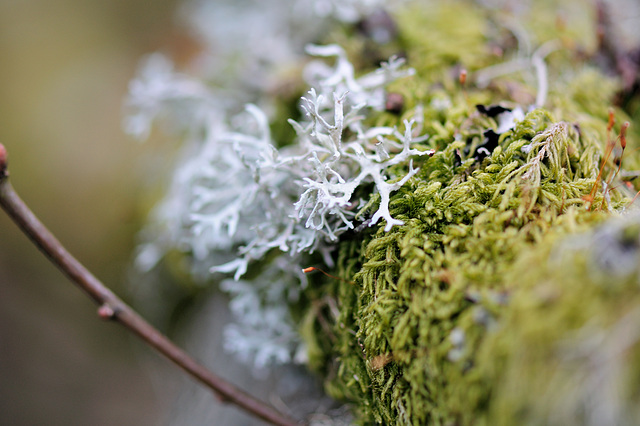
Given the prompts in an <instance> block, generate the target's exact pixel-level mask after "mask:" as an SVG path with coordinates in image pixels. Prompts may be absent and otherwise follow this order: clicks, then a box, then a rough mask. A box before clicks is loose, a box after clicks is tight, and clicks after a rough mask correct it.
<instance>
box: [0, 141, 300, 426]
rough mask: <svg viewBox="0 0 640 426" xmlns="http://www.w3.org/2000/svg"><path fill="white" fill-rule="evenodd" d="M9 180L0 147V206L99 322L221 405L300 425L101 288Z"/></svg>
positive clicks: (98, 281)
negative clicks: (164, 361)
mask: <svg viewBox="0 0 640 426" xmlns="http://www.w3.org/2000/svg"><path fill="white" fill-rule="evenodd" d="M8 177H9V172H8V169H7V151H6V149H5V147H4V146H3V145H2V144H0V206H2V208H3V209H4V211H5V212H6V213H7V214H8V215H9V216H10V217H11V219H13V221H14V222H15V223H16V224H17V225H18V227H19V228H20V229H21V230H22V231H23V232H24V233H25V234H26V235H27V236H28V237H29V238H30V239H31V241H32V242H33V243H34V244H35V245H36V246H37V247H38V248H39V249H40V250H41V251H42V252H43V253H44V255H45V256H47V257H48V258H49V260H51V261H52V262H53V263H54V264H55V265H56V266H57V267H58V268H59V269H60V270H61V271H62V272H63V273H64V274H65V275H66V276H67V277H68V278H69V279H70V280H71V281H73V282H74V283H75V284H76V285H77V286H78V287H79V288H80V289H82V290H83V291H84V292H85V293H87V295H88V296H89V297H91V298H92V299H93V300H94V301H95V302H96V303H97V304H98V305H99V308H98V315H99V316H100V317H101V318H102V319H105V320H107V319H109V320H114V321H117V322H119V323H120V324H122V325H123V326H124V327H125V328H127V329H128V330H129V331H131V332H132V333H133V334H135V335H136V336H138V337H139V338H140V339H142V340H143V341H144V342H145V343H146V344H147V345H149V346H151V347H152V348H154V349H155V350H156V351H158V352H159V353H161V354H162V355H164V356H165V357H166V358H168V359H169V360H171V361H172V362H173V363H174V364H176V365H177V366H178V367H180V368H181V369H182V370H184V371H185V372H186V373H188V374H189V375H191V376H192V377H193V378H195V379H196V380H198V381H199V382H200V383H202V384H203V385H204V386H206V387H207V388H209V389H210V390H211V391H213V393H214V394H215V395H216V396H217V397H218V398H219V399H220V400H221V401H223V402H228V403H231V404H234V405H236V406H238V407H240V408H241V409H243V410H244V411H246V412H248V413H250V414H252V415H254V416H256V417H259V418H261V419H263V420H265V421H267V422H270V423H272V424H275V425H296V424H298V423H297V422H296V421H295V420H293V419H291V418H288V417H287V416H285V415H283V414H281V413H279V412H278V411H276V410H275V409H274V408H272V407H270V406H269V405H267V404H266V403H264V402H262V401H260V400H258V399H256V398H254V397H252V396H250V395H249V394H247V393H245V392H244V391H243V390H241V389H239V388H238V387H236V386H235V385H233V384H231V383H230V382H227V381H226V380H224V379H222V378H221V377H219V376H217V375H215V374H213V373H212V372H211V371H209V370H208V369H207V368H206V367H204V366H202V365H201V364H199V363H198V362H197V361H196V360H194V359H193V358H192V357H191V356H190V355H189V354H187V353H186V352H185V351H184V350H182V349H181V348H179V347H178V346H176V345H175V344H174V343H173V342H172V341H171V340H169V338H167V337H166V336H164V335H163V334H162V333H160V332H159V331H158V330H157V329H155V328H154V327H153V326H152V325H151V324H149V323H148V322H147V321H146V320H145V319H144V318H142V317H141V316H140V315H139V314H138V313H137V312H136V311H135V310H133V309H132V308H131V307H130V306H128V305H127V304H126V303H124V302H123V301H122V300H121V299H120V298H119V297H118V296H116V295H115V294H114V293H113V292H112V291H111V290H109V289H108V288H107V287H105V285H104V284H102V282H100V280H98V279H97V278H96V277H95V276H94V275H93V274H92V273H91V272H89V270H87V268H85V267H84V266H83V265H82V264H81V263H80V262H79V261H78V260H77V259H76V258H74V257H73V256H72V255H71V254H70V253H69V252H68V251H67V250H66V249H65V248H64V247H63V246H62V244H61V243H60V242H59V241H58V240H57V239H56V238H55V237H54V236H53V234H52V233H51V232H50V231H49V230H48V229H47V228H46V227H45V226H44V225H43V224H42V223H41V222H40V221H39V220H38V218H37V217H36V216H35V214H34V213H33V212H32V211H31V210H30V209H29V207H27V205H26V204H25V203H24V202H23V201H22V200H21V199H20V197H19V196H18V194H17V193H16V192H15V190H14V189H13V187H12V185H11V184H10V183H9V179H8Z"/></svg>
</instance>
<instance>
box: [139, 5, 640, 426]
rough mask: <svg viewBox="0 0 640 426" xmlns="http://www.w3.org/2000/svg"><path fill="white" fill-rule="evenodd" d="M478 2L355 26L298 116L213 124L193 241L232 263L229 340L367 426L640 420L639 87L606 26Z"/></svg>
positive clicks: (331, 41) (330, 38)
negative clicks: (281, 367) (605, 39)
mask: <svg viewBox="0 0 640 426" xmlns="http://www.w3.org/2000/svg"><path fill="white" fill-rule="evenodd" d="M478 3H480V2H477V3H476V2H465V1H454V2H429V7H423V6H422V5H420V4H413V3H411V2H407V3H403V4H401V5H396V7H394V8H393V9H392V12H391V14H387V15H385V16H386V17H387V18H388V19H389V20H380V22H384V23H385V24H384V25H383V26H384V28H386V29H387V30H389V28H392V29H393V31H391V30H389V34H392V37H391V38H390V39H389V40H386V39H385V40H386V41H385V43H384V44H380V43H378V42H376V41H375V40H374V39H373V38H372V37H371V35H370V34H369V33H367V31H364V30H363V29H362V28H365V29H366V28H370V27H368V26H366V25H364V24H363V23H362V22H366V21H364V20H362V21H361V24H360V25H359V26H357V28H359V30H358V31H356V30H355V29H354V27H353V26H352V25H347V24H341V25H337V26H336V29H335V30H334V31H332V32H330V33H329V35H325V36H324V37H325V39H324V40H321V41H323V43H322V45H320V44H318V45H311V46H309V47H308V48H307V52H308V53H309V54H310V55H313V56H315V57H319V58H320V60H319V61H318V60H317V59H316V60H314V61H312V62H310V63H308V64H307V65H306V71H305V73H304V75H305V81H306V82H307V83H308V84H309V86H310V87H311V89H310V90H309V91H308V92H306V94H304V95H303V98H302V103H301V111H300V114H301V116H294V117H292V118H290V117H280V116H277V115H276V116H272V117H269V116H267V114H266V113H264V112H263V110H262V109H260V108H258V107H257V106H255V105H251V106H249V107H248V108H247V112H246V113H244V114H240V115H238V116H236V117H235V118H232V119H230V120H229V121H228V122H226V123H223V124H221V123H218V122H216V123H214V124H212V123H209V122H206V123H204V124H203V123H199V124H197V125H198V126H200V131H199V132H196V134H198V135H200V136H199V137H200V138H201V139H204V140H203V141H200V142H199V143H196V146H199V147H200V149H202V151H204V152H205V155H204V156H201V157H199V158H198V159H197V160H189V161H195V162H197V164H198V165H199V167H200V168H199V169H193V165H194V164H193V163H189V167H191V168H189V170H190V171H189V172H185V173H186V174H187V175H188V177H186V178H184V176H183V179H182V181H181V182H182V184H184V185H183V186H182V187H180V188H182V189H181V191H182V192H180V196H179V197H178V199H179V200H181V202H183V203H185V204H186V205H187V207H184V209H185V212H186V213H185V214H184V215H183V216H182V219H180V224H181V226H182V227H184V228H187V229H189V230H190V232H187V233H185V234H180V235H181V236H180V238H179V241H178V242H179V245H181V247H182V248H183V249H185V248H186V249H185V250H186V252H187V253H188V255H189V257H190V258H191V259H192V264H193V267H194V270H200V271H202V270H203V269H202V265H205V266H206V267H205V270H206V269H209V268H211V267H213V268H212V271H214V272H216V273H219V272H224V273H235V280H233V279H225V280H223V281H222V284H221V286H222V288H223V289H225V290H226V291H228V292H229V293H230V294H231V295H232V296H233V301H232V308H233V309H234V310H235V312H236V313H237V314H239V320H238V321H239V325H238V328H236V329H234V330H235V331H234V334H233V336H234V339H236V340H235V342H236V343H235V346H234V345H231V346H232V349H235V350H237V351H239V352H241V353H244V354H245V355H247V354H248V355H251V356H254V357H255V358H256V359H258V360H260V361H259V364H262V365H266V364H268V363H269V362H273V361H281V362H286V361H289V360H291V359H294V358H295V359H298V360H302V361H304V362H306V363H307V364H308V365H309V366H310V367H311V368H312V369H314V370H315V371H317V372H318V373H319V374H321V376H322V377H323V379H324V382H325V387H326V390H327V392H328V393H329V394H330V395H332V396H333V397H335V398H337V399H341V400H345V401H349V402H350V403H352V405H353V408H354V410H355V411H356V413H357V418H358V419H359V421H360V422H361V423H363V424H369V423H379V424H487V425H489V424H491V425H493V424H505V425H510V424H563V425H565V424H631V423H634V421H636V422H637V421H638V419H640V411H639V410H640V409H639V408H638V407H640V404H638V402H640V401H638V399H639V395H640V363H639V362H638V361H640V344H639V340H640V313H639V312H640V287H639V285H640V267H638V266H637V265H639V264H640V262H639V261H640V214H638V213H635V212H634V208H633V204H632V203H631V201H632V200H633V199H634V197H635V196H636V193H637V191H638V187H637V183H636V182H635V181H634V179H635V177H637V176H638V172H637V170H639V168H640V155H638V152H637V143H638V133H637V132H638V130H637V129H638V128H640V126H639V125H638V124H640V123H637V114H638V112H637V108H635V107H634V106H633V105H636V104H634V102H633V101H632V100H633V99H634V98H633V96H637V94H633V93H627V97H628V99H627V101H626V103H625V104H624V105H620V104H616V103H615V100H616V99H619V98H620V96H619V93H620V90H621V86H620V82H619V81H618V80H617V79H616V78H615V77H611V76H608V75H605V72H604V71H603V70H602V69H601V68H598V66H597V62H596V61H595V60H594V58H596V56H597V54H598V46H597V45H596V34H597V31H596V23H595V22H592V18H591V16H590V15H589V14H588V13H578V14H572V15H570V16H571V19H570V20H569V21H563V22H562V24H560V23H559V21H558V20H557V19H550V16H552V17H553V16H554V13H555V12H556V8H557V7H558V6H557V5H554V4H553V2H540V3H539V4H538V3H536V6H535V8H533V7H532V8H531V10H530V13H528V14H527V15H526V19H524V17H523V16H520V17H519V19H518V20H516V19H515V18H514V17H512V16H507V15H505V14H499V13H497V12H496V11H495V10H494V9H490V8H487V7H486V6H481V5H479V4H478ZM578 3H579V2H567V5H565V7H566V8H568V9H567V10H572V11H573V10H574V8H575V7H577V5H578ZM363 19H364V18H363ZM389 22H392V23H394V25H393V26H390V24H389ZM380 25H382V24H380ZM316 41H317V40H316ZM532 46H538V47H537V48H532ZM393 54H401V56H395V57H394V56H392V55H393ZM381 56H386V57H391V59H390V60H388V61H387V62H385V63H383V65H382V66H381V67H379V68H377V70H376V69H375V68H374V69H373V70H372V65H371V63H372V62H376V61H378V59H379V58H380V57H381ZM400 57H401V58H402V59H398V58H400ZM376 67H377V66H376ZM203 96H204V95H203ZM295 98H296V96H294V95H293V94H289V95H288V97H287V96H284V95H282V96H279V97H278V96H276V97H275V99H271V102H273V103H274V104H275V107H274V108H272V109H273V110H274V111H290V108H286V107H283V105H288V104H290V103H291V102H295ZM292 99H293V101H292ZM629 99H631V100H629ZM634 108H635V109H634ZM287 119H289V120H288V121H289V122H290V123H291V125H292V126H293V129H294V130H295V135H292V134H290V139H284V140H274V136H273V134H272V129H275V128H276V125H275V124H274V123H278V122H283V121H285V120H287ZM630 123H631V124H630ZM190 125H191V126H194V124H193V123H191V124H190ZM274 132H275V131H274ZM202 134H204V135H205V136H204V138H203V137H202V136H201V135H202ZM283 134H286V132H285V133H283ZM186 169H187V168H184V169H183V170H186ZM194 170H197V171H194ZM229 179H233V182H234V183H233V184H232V186H233V187H229V186H228V182H229ZM185 182H186V183H185ZM221 182H224V184H221ZM234 185H235V186H234ZM185 187H187V188H189V189H188V190H186V191H185V190H184V188H185ZM194 188H195V189H194ZM185 192H186V193H189V194H191V195H188V196H186V198H185ZM238 194H240V197H238ZM181 197H182V198H181ZM174 200H175V199H174ZM185 216H186V219H184V217H185ZM169 240H171V239H169ZM171 244H174V245H177V244H176V241H175V240H171V241H170V242H169V246H171ZM151 248H154V249H155V250H157V249H158V244H157V241H156V243H155V245H153V244H150V245H149V246H148V247H147V251H146V252H144V253H146V254H147V255H149V250H151ZM160 251H161V250H160ZM230 251H235V252H236V253H237V256H232V257H229V254H228V253H229V252H230ZM153 253H155V252H153ZM147 257H148V256H147ZM145 259H146V258H145ZM143 260H144V259H143ZM225 262H226V263H225ZM150 263H153V262H150ZM220 265H221V266H220ZM312 265H316V266H317V267H316V266H312ZM303 269H306V271H304V272H311V271H313V270H315V269H321V270H322V271H324V272H326V274H308V275H305V274H304V273H303ZM265 317H268V318H270V319H272V321H270V323H269V324H265V321H264V320H263V319H264V318H265ZM245 326H246V327H249V328H252V329H253V330H254V331H255V330H256V329H260V327H266V328H267V330H263V332H262V334H261V336H262V337H261V339H263V340H259V339H258V338H257V337H255V336H256V333H254V334H251V335H250V336H254V337H246V336H249V334H246V333H245V334H243V332H242V331H241V329H242V327H245ZM270 326H271V328H269V327H270ZM243 336H245V337H243ZM275 342H279V343H275ZM283 342H284V343H283ZM265 348H268V349H265Z"/></svg>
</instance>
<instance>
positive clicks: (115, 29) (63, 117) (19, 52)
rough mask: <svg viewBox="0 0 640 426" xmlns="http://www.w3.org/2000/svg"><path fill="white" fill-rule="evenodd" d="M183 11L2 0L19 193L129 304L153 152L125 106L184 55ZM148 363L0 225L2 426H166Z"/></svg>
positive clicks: (0, 71) (137, 0)
mask: <svg viewBox="0 0 640 426" xmlns="http://www.w3.org/2000/svg"><path fill="white" fill-rule="evenodd" d="M176 3H177V0H155V1H153V2H148V1H143V0H0V141H1V142H2V143H3V144H4V145H5V146H6V147H7V150H8V152H9V160H10V170H11V179H12V183H13V185H14V187H15V188H16V189H17V191H18V192H19V194H21V196H22V197H23V198H24V199H25V201H27V203H28V204H29V205H30V206H31V208H32V209H33V210H34V211H35V212H36V214H37V215H38V216H39V217H40V219H41V220H42V221H43V222H44V223H45V224H46V225H47V226H48V227H49V228H50V229H51V230H52V231H53V232H54V234H56V235H57V236H58V238H59V239H60V240H61V241H62V242H63V244H65V245H66V246H67V247H68V248H69V249H70V251H71V252H72V253H74V254H75V255H76V256H77V257H78V258H79V259H80V260H81V261H82V262H84V263H85V264H86V265H87V266H88V267H89V269H91V270H92V271H93V272H94V273H95V274H96V275H97V276H98V277H99V278H101V279H102V280H103V281H104V282H105V283H107V285H109V286H110V287H112V288H113V289H115V290H116V292H118V293H121V294H122V293H123V292H124V294H125V295H126V292H125V291H124V287H125V282H126V279H125V276H126V273H127V268H128V267H129V263H128V262H129V261H130V257H131V251H132V249H133V247H134V244H135V232H136V230H137V229H138V228H139V226H140V223H141V221H142V220H143V218H144V211H143V210H144V208H143V207H142V205H141V203H140V202H139V200H140V199H141V197H142V198H144V196H145V194H144V185H143V184H142V183H141V182H142V179H141V175H142V170H143V169H144V167H140V165H141V164H144V163H145V162H148V158H147V157H148V156H149V155H150V154H149V153H150V152H151V151H153V149H152V148H151V147H150V146H149V145H141V144H139V143H137V142H135V141H132V140H130V139H129V138H127V137H126V136H125V135H124V134H123V132H122V130H121V119H122V102H123V99H124V96H125V94H126V91H127V85H128V82H129V80H130V79H131V78H132V76H133V75H134V73H135V70H136V67H137V65H138V63H139V60H140V58H141V57H142V56H143V55H144V54H145V53H148V52H152V51H154V50H157V49H158V48H159V47H160V46H166V45H169V44H171V43H172V38H174V36H175V32H174V30H173V29H172V28H174V16H175V8H176ZM147 185H148V183H147ZM125 298H126V297H125ZM143 351H146V348H142V347H141V345H139V344H137V342H134V341H133V339H131V338H130V337H129V336H128V334H127V332H126V331H125V330H124V329H122V328H121V327H120V326H118V325H115V324H111V323H104V322H101V321H99V320H98V319H97V317H96V307H95V306H94V305H93V303H92V302H91V301H90V300H89V299H88V298H86V296H85V295H84V294H82V293H81V292H79V291H78V290H77V289H76V288H74V287H72V286H71V285H70V283H69V282H68V281H67V280H66V279H65V278H64V277H63V276H62V275H61V274H60V273H59V272H58V271H57V270H56V269H55V268H54V267H53V266H51V264H50V263H49V262H48V261H47V260H46V259H45V258H44V257H43V256H42V255H41V254H40V253H39V252H38V251H37V250H36V249H35V248H34V247H33V246H32V245H31V244H30V242H29V241H28V240H27V239H26V238H25V237H24V236H23V235H22V234H21V233H20V232H19V231H18V229H17V228H16V227H15V226H14V225H13V224H12V223H11V222H10V221H9V220H8V219H7V217H6V215H4V214H0V424H2V425H44V424H46V425H114V424H117V425H152V424H157V423H158V421H159V420H158V414H157V413H158V411H159V410H158V407H160V406H161V405H162V404H163V401H162V397H161V395H162V392H159V391H158V389H157V388H154V386H153V384H152V383H151V380H150V375H149V374H147V373H148V369H149V367H148V366H147V367H145V366H144V365H143V363H141V362H140V356H139V355H140V354H139V353H138V352H143ZM145 365H146V364H145ZM160 365H162V366H166V368H167V369H170V368H171V367H169V366H168V365H167V364H165V363H160ZM163 383H164V385H163V386H167V387H170V386H171V385H170V383H168V382H163Z"/></svg>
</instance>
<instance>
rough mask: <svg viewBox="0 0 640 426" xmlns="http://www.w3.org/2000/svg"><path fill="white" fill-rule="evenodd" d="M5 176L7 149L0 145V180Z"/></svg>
mask: <svg viewBox="0 0 640 426" xmlns="http://www.w3.org/2000/svg"><path fill="white" fill-rule="evenodd" d="M6 176H7V149H6V148H5V147H4V145H2V144H1V143H0V179H2V178H4V177H6Z"/></svg>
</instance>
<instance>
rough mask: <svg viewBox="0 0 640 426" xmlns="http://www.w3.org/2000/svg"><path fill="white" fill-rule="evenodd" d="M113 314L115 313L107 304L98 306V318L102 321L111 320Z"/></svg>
mask: <svg viewBox="0 0 640 426" xmlns="http://www.w3.org/2000/svg"><path fill="white" fill-rule="evenodd" d="M115 314H116V313H115V311H114V310H113V308H112V307H111V306H109V305H108V304H107V303H104V304H102V305H100V307H99V308H98V316H99V317H100V318H101V319H103V320H110V319H113V317H114V316H115Z"/></svg>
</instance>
